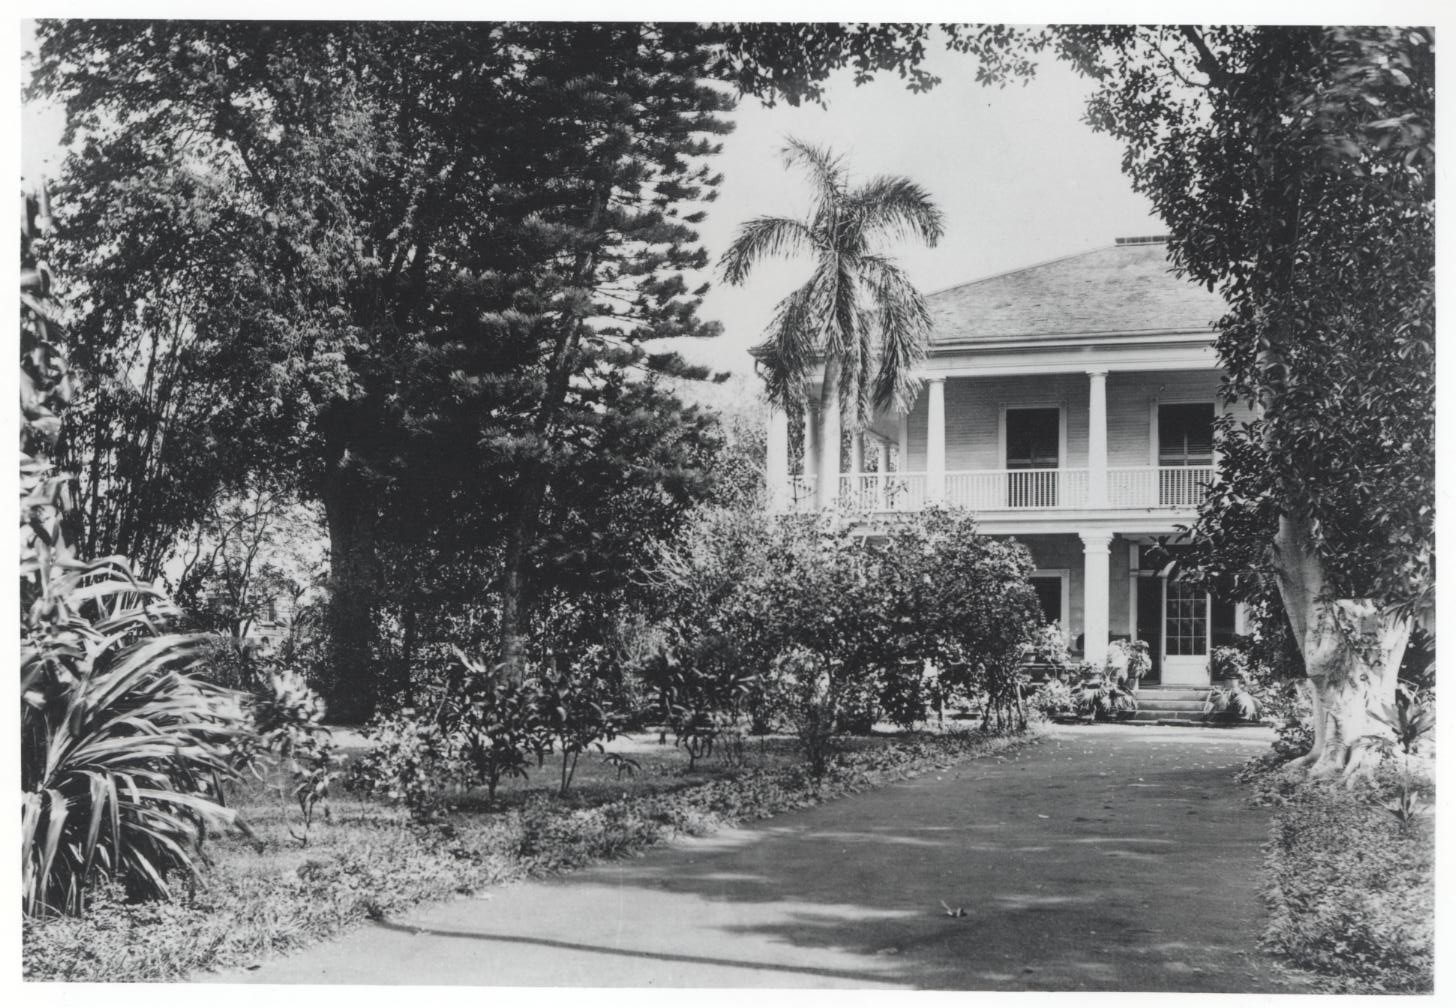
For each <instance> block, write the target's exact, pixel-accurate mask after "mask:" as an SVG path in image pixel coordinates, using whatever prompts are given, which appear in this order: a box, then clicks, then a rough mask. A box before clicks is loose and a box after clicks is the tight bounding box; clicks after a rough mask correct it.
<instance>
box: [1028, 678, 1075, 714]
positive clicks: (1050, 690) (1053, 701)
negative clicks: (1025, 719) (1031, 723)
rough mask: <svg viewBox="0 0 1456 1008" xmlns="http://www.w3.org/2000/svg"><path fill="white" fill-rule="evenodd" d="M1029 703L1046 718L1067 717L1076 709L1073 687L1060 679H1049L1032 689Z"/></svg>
mask: <svg viewBox="0 0 1456 1008" xmlns="http://www.w3.org/2000/svg"><path fill="white" fill-rule="evenodd" d="M1027 700H1028V705H1029V706H1030V707H1031V709H1032V710H1034V711H1036V712H1037V713H1038V714H1040V715H1041V716H1042V717H1045V718H1058V717H1065V716H1067V715H1068V714H1071V713H1072V711H1073V709H1074V706H1075V704H1074V700H1073V697H1072V688H1071V687H1070V686H1068V685H1067V684H1066V683H1065V682H1063V681H1062V680H1060V679H1048V680H1046V681H1045V682H1043V683H1041V684H1040V685H1039V686H1037V687H1036V689H1035V690H1033V691H1032V693H1031V695H1030V696H1029V697H1028V698H1027Z"/></svg>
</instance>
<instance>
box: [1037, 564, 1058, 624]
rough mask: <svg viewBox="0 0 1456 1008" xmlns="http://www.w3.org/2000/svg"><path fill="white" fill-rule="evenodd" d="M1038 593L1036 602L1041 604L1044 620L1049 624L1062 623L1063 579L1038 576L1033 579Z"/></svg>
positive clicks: (1055, 576)
mask: <svg viewBox="0 0 1456 1008" xmlns="http://www.w3.org/2000/svg"><path fill="white" fill-rule="evenodd" d="M1031 587H1032V588H1033V589H1035V591H1036V600H1037V601H1038V602H1039V603H1041V615H1042V619H1044V620H1046V621H1047V622H1048V623H1061V622H1062V579H1061V578H1060V577H1059V576H1057V575H1055V574H1051V575H1038V576H1033V577H1032V579H1031Z"/></svg>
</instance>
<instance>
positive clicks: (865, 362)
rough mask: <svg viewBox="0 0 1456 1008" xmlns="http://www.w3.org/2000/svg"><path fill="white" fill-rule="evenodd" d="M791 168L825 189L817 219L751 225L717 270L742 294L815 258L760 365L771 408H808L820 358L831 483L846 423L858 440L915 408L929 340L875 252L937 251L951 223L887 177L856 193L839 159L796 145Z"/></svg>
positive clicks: (919, 308) (921, 309)
mask: <svg viewBox="0 0 1456 1008" xmlns="http://www.w3.org/2000/svg"><path fill="white" fill-rule="evenodd" d="M784 163H785V167H793V166H795V165H802V166H804V167H805V168H806V169H807V170H808V172H809V175H810V178H811V179H812V181H813V183H814V188H815V193H814V206H813V209H812V211H811V212H810V214H809V217H808V218H807V219H805V220H793V219H790V218H787V217H756V218H754V219H753V220H751V221H748V222H747V223H745V224H743V225H741V226H740V227H739V229H738V234H737V235H736V236H735V237H734V239H733V243H732V244H731V245H730V246H729V247H728V250H727V251H726V252H724V253H723V256H722V258H721V259H720V260H719V261H718V268H719V269H720V270H721V271H722V273H723V276H724V279H726V280H727V281H728V282H729V283H731V284H740V283H742V282H743V281H744V280H745V279H746V278H747V277H748V272H749V270H750V269H751V268H752V266H753V265H754V264H755V263H756V262H758V261H759V260H760V259H765V258H769V257H772V256H779V255H782V256H792V255H794V254H796V253H805V252H807V253H809V254H810V255H812V256H813V257H814V272H813V274H812V275H811V276H810V277H809V280H808V281H807V282H806V283H805V284H804V285H803V286H801V287H799V288H798V289H797V290H795V291H794V292H793V293H791V294H789V296H788V297H786V298H784V299H783V300H782V301H780V302H779V304H778V307H777V309H776V310H775V313H774V318H773V321H772V322H771V323H770V324H769V327H768V330H767V334H766V338H765V339H764V341H763V342H762V343H760V344H759V345H757V346H755V347H754V348H753V355H754V356H755V357H756V358H757V359H758V362H759V371H760V373H762V375H763V376H764V378H765V380H766V382H767V385H768V394H769V398H770V400H771V401H773V402H775V403H777V404H780V405H787V404H788V403H791V402H805V401H806V400H807V399H808V398H809V396H810V394H811V392H812V391H813V390H811V389H810V388H809V387H808V381H807V376H808V370H809V367H810V365H811V364H812V363H813V361H814V359H815V358H816V357H818V356H821V355H822V357H823V359H824V382H823V385H822V386H821V387H820V389H819V416H820V421H821V423H822V424H823V425H824V441H823V444H824V445H825V446H827V450H826V451H825V452H824V453H823V455H824V456H826V457H827V458H826V459H825V461H824V462H823V463H822V464H823V466H824V469H823V472H824V473H825V474H827V473H831V472H832V473H837V472H838V466H839V453H838V451H836V450H834V448H833V446H835V445H838V443H839V430H840V421H841V418H843V419H846V420H848V422H849V424H850V429H851V430H862V429H863V428H864V427H865V425H866V424H868V423H869V421H870V417H871V415H872V413H873V411H874V410H875V409H876V408H878V409H888V408H893V409H895V410H896V411H903V410H906V409H908V408H909V407H910V404H911V403H913V402H914V399H915V393H916V392H917V390H918V386H919V380H918V379H917V378H916V376H915V368H916V366H917V365H918V364H919V363H920V361H921V360H923V359H924V357H925V344H926V340H927V338H928V336H929V333H930V313H929V311H928V310H927V309H926V306H925V299H924V298H923V297H922V296H921V295H920V292H919V291H917V290H916V289H915V288H914V287H913V286H912V285H911V283H910V281H909V279H908V278H907V277H906V276H905V274H904V272H903V271H902V270H901V269H900V267H899V266H898V265H896V264H895V262H894V260H892V259H890V258H888V257H886V256H885V255H884V254H882V253H881V252H879V251H878V250H877V249H876V240H877V239H882V238H886V237H893V238H904V237H907V236H916V237H919V238H921V239H922V240H924V242H925V243H926V244H927V245H930V246H932V247H933V246H934V245H935V244H936V243H937V242H938V241H939V240H940V236H941V235H942V234H943V233H944V223H943V220H942V217H941V213H940V210H939V208H937V207H936V205H935V204H934V203H933V202H931V199H930V195H929V194H928V193H927V192H926V191H925V190H924V189H922V188H921V187H920V186H918V185H916V184H915V183H914V182H912V181H910V180H909V179H907V178H905V177H903V176H899V175H882V176H879V177H877V178H873V179H871V180H870V181H868V182H866V183H864V184H863V185H860V186H857V187H853V188H851V186H850V183H849V179H848V178H847V175H846V172H845V170H844V167H843V163H842V159H841V158H839V157H837V156H836V155H835V154H834V153H833V152H832V151H829V150H827V149H824V148H820V147H815V146H813V145H811V144H806V143H803V142H801V141H799V140H795V139H793V138H792V137H790V138H789V139H788V141H787V146H786V147H785V148H784ZM820 478H821V481H822V480H824V479H825V476H824V475H821V477H820ZM836 478H837V477H836ZM828 496H829V497H832V496H833V493H832V492H831V493H830V494H829V495H828ZM826 499H827V498H826Z"/></svg>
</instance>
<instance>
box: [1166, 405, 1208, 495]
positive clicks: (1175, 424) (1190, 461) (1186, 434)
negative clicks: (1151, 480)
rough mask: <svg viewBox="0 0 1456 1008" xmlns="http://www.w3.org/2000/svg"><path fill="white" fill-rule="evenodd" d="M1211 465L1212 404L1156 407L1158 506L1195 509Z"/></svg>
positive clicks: (1203, 489) (1202, 492)
mask: <svg viewBox="0 0 1456 1008" xmlns="http://www.w3.org/2000/svg"><path fill="white" fill-rule="evenodd" d="M1211 465H1213V403H1168V404H1166V405H1162V404H1160V405H1159V406H1158V504H1159V505H1160V506H1162V507H1177V508H1190V507H1197V506H1198V502H1199V501H1201V500H1202V499H1203V494H1204V492H1205V486H1206V485H1207V483H1208V476H1207V467H1209V466H1211Z"/></svg>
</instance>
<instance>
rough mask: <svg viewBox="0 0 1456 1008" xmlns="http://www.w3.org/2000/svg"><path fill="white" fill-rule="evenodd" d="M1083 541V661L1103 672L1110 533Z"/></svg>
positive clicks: (1086, 535)
mask: <svg viewBox="0 0 1456 1008" xmlns="http://www.w3.org/2000/svg"><path fill="white" fill-rule="evenodd" d="M1081 537H1082V574H1083V576H1082V635H1083V638H1082V657H1083V658H1085V659H1086V660H1087V661H1089V662H1091V663H1092V664H1094V665H1096V666H1097V667H1098V668H1101V667H1102V665H1103V663H1104V662H1106V661H1107V624H1108V611H1109V608H1110V594H1111V592H1110V586H1109V585H1108V578H1109V566H1110V565H1109V564H1108V547H1109V545H1110V544H1111V542H1112V533H1110V532H1083V533H1081Z"/></svg>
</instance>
